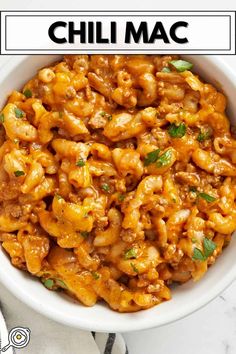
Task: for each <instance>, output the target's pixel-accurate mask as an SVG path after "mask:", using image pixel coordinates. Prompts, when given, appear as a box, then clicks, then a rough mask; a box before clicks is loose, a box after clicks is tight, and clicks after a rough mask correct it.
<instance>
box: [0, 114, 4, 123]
mask: <svg viewBox="0 0 236 354" xmlns="http://www.w3.org/2000/svg"><path fill="white" fill-rule="evenodd" d="M0 122H1V123H4V114H3V113H1V114H0Z"/></svg>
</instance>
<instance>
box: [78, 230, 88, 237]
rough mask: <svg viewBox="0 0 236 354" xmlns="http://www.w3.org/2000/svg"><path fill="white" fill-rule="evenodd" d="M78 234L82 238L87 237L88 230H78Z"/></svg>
mask: <svg viewBox="0 0 236 354" xmlns="http://www.w3.org/2000/svg"><path fill="white" fill-rule="evenodd" d="M80 235H81V236H82V237H84V238H87V237H88V236H89V232H88V231H80Z"/></svg>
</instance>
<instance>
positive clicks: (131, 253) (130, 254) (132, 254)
mask: <svg viewBox="0 0 236 354" xmlns="http://www.w3.org/2000/svg"><path fill="white" fill-rule="evenodd" d="M131 258H137V251H136V249H135V248H130V249H129V250H127V251H126V252H125V254H124V259H131Z"/></svg>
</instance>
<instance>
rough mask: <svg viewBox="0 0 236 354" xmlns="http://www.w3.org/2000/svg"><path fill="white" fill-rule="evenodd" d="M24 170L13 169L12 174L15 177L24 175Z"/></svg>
mask: <svg viewBox="0 0 236 354" xmlns="http://www.w3.org/2000/svg"><path fill="white" fill-rule="evenodd" d="M24 174H25V172H24V171H14V175H15V176H16V177H20V176H24Z"/></svg>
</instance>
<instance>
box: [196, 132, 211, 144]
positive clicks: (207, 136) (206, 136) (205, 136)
mask: <svg viewBox="0 0 236 354" xmlns="http://www.w3.org/2000/svg"><path fill="white" fill-rule="evenodd" d="M210 137H211V134H210V132H209V131H205V132H204V131H200V133H199V134H198V137H197V141H199V142H200V143H201V142H203V141H205V140H207V139H210Z"/></svg>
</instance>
